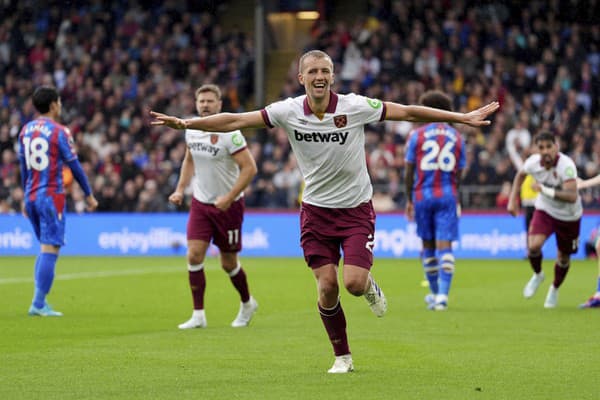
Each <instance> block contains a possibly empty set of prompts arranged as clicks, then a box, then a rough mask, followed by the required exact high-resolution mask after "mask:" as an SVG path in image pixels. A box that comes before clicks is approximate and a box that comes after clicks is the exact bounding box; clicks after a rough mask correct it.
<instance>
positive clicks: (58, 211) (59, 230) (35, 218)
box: [25, 195, 65, 247]
mask: <svg viewBox="0 0 600 400" xmlns="http://www.w3.org/2000/svg"><path fill="white" fill-rule="evenodd" d="M25 210H26V211H27V216H28V217H29V221H30V222H31V226H32V227H33V231H34V232H35V236H36V237H37V239H38V240H39V241H40V243H41V244H49V245H53V246H59V247H60V246H64V244H65V200H64V195H55V196H54V197H49V196H38V197H37V198H36V199H35V200H33V201H26V202H25Z"/></svg>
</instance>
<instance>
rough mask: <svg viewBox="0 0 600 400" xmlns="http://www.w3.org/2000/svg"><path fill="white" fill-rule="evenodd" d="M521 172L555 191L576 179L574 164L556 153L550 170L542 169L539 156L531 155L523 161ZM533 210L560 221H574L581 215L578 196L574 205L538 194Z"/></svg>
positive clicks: (565, 156)
mask: <svg viewBox="0 0 600 400" xmlns="http://www.w3.org/2000/svg"><path fill="white" fill-rule="evenodd" d="M523 171H525V172H526V173H528V174H530V175H531V176H533V178H534V179H535V180H536V181H537V182H538V183H540V184H542V185H544V186H549V187H552V188H557V189H558V188H561V187H562V185H563V183H564V182H566V181H570V180H574V179H577V167H576V166H575V163H574V162H573V160H571V159H570V158H569V157H568V156H567V155H565V154H563V153H558V160H556V164H555V165H554V166H553V167H552V168H550V169H546V168H545V167H544V165H543V164H542V162H541V156H540V155H539V154H533V155H531V156H529V157H528V158H527V160H525V164H524V165H523ZM535 208H536V209H538V210H543V211H545V212H546V213H548V214H549V215H551V216H552V217H554V218H556V219H559V220H561V221H576V220H578V219H579V218H581V215H582V214H583V207H582V205H581V197H580V196H579V194H578V195H577V201H575V203H569V202H566V201H562V200H557V199H551V198H549V197H548V196H544V195H542V194H540V195H538V196H537V198H536V200H535Z"/></svg>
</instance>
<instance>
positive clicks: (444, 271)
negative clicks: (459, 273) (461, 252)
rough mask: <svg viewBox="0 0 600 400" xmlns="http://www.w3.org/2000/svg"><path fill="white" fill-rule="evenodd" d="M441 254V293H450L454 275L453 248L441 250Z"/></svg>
mask: <svg viewBox="0 0 600 400" xmlns="http://www.w3.org/2000/svg"><path fill="white" fill-rule="evenodd" d="M439 255H440V288H439V289H440V291H439V293H440V294H445V295H448V293H450V285H451V284H452V277H453V276H454V254H452V249H444V250H440V251H439Z"/></svg>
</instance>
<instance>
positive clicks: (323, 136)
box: [151, 50, 498, 373]
mask: <svg viewBox="0 0 600 400" xmlns="http://www.w3.org/2000/svg"><path fill="white" fill-rule="evenodd" d="M298 80H299V82H300V84H302V85H303V86H304V89H305V91H306V94H305V95H302V96H298V97H295V98H288V99H286V100H283V101H278V102H275V103H272V104H270V105H268V106H267V107H265V108H264V109H262V110H257V111H251V112H245V113H238V114H235V113H223V114H218V115H214V116H210V117H206V118H195V119H180V118H177V117H174V116H169V115H165V114H161V113H159V112H154V111H151V115H152V116H153V117H154V121H153V122H152V124H153V125H166V126H169V127H171V128H175V129H188V128H194V129H202V130H206V131H231V130H235V129H242V128H265V127H274V126H280V127H283V128H284V129H285V131H286V132H287V134H288V139H289V141H290V145H291V147H292V150H293V151H294V154H295V156H296V158H297V160H298V166H299V168H300V171H301V172H302V175H303V177H304V180H305V183H306V186H305V189H304V194H303V201H302V209H301V212H300V226H301V233H300V241H301V246H302V248H303V251H304V258H305V260H306V263H307V264H308V266H309V267H310V268H311V269H312V271H313V274H314V276H315V279H316V281H317V294H318V304H317V308H318V311H319V314H320V316H321V320H322V321H323V325H324V326H325V330H326V331H327V334H328V336H329V339H330V341H331V344H332V346H333V351H334V354H335V361H334V364H333V366H332V367H331V368H330V369H329V371H328V372H330V373H346V372H350V371H352V370H353V369H354V367H353V362H352V355H351V353H350V348H349V345H348V338H347V334H346V317H345V315H344V311H343V309H342V305H341V302H340V290H339V286H338V267H339V262H340V258H341V251H343V254H344V266H343V278H342V279H343V282H344V286H345V287H346V289H347V290H348V292H350V293H351V294H352V295H354V296H364V297H365V299H366V301H367V303H368V304H369V306H370V307H371V310H372V311H373V312H374V313H375V314H376V315H377V316H383V314H384V313H385V312H386V310H387V303H386V299H385V296H384V294H383V292H382V291H381V289H380V288H379V286H378V285H377V284H376V283H375V280H374V279H373V276H372V275H371V273H370V270H371V267H372V265H373V245H374V234H375V212H374V210H373V206H372V204H371V196H372V193H373V188H372V186H371V182H370V179H369V174H368V172H367V164H366V157H365V148H364V144H365V135H364V125H365V124H369V123H375V122H379V121H383V120H386V119H387V120H409V121H424V122H427V121H448V122H460V123H465V124H470V125H474V126H481V125H487V124H489V123H490V122H489V121H487V120H486V117H487V116H488V115H490V114H491V113H493V112H495V111H496V110H497V109H498V103H497V102H493V103H490V104H488V105H486V106H484V107H482V108H480V109H477V110H474V111H472V112H470V113H466V114H463V113H454V112H449V111H444V110H437V109H432V108H428V107H423V106H413V105H410V106H407V105H402V104H398V103H392V102H381V101H380V100H377V99H370V98H367V97H364V96H360V95H356V94H348V95H342V94H338V93H335V92H332V91H331V85H332V84H333V81H334V72H333V62H332V60H331V58H330V57H329V55H327V54H326V53H324V52H322V51H319V50H311V51H309V52H307V53H305V54H303V55H302V57H300V61H299V73H298Z"/></svg>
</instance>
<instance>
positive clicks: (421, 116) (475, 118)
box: [385, 101, 500, 126]
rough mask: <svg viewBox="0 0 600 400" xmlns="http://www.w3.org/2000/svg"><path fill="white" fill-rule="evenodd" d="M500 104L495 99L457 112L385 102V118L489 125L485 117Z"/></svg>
mask: <svg viewBox="0 0 600 400" xmlns="http://www.w3.org/2000/svg"><path fill="white" fill-rule="evenodd" d="M499 107H500V104H499V103H498V102H497V101H494V102H492V103H489V104H488V105H485V106H483V107H481V108H478V109H477V110H473V111H471V112H468V113H458V112H452V111H446V110H440V109H437V108H431V107H425V106H416V105H404V104H399V103H392V102H386V110H387V111H386V116H385V119H386V120H391V121H413V122H454V123H461V124H466V125H471V126H483V125H489V124H490V121H489V120H487V119H486V118H487V117H488V116H489V115H491V114H493V113H494V112H496V110H498V108H499Z"/></svg>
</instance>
